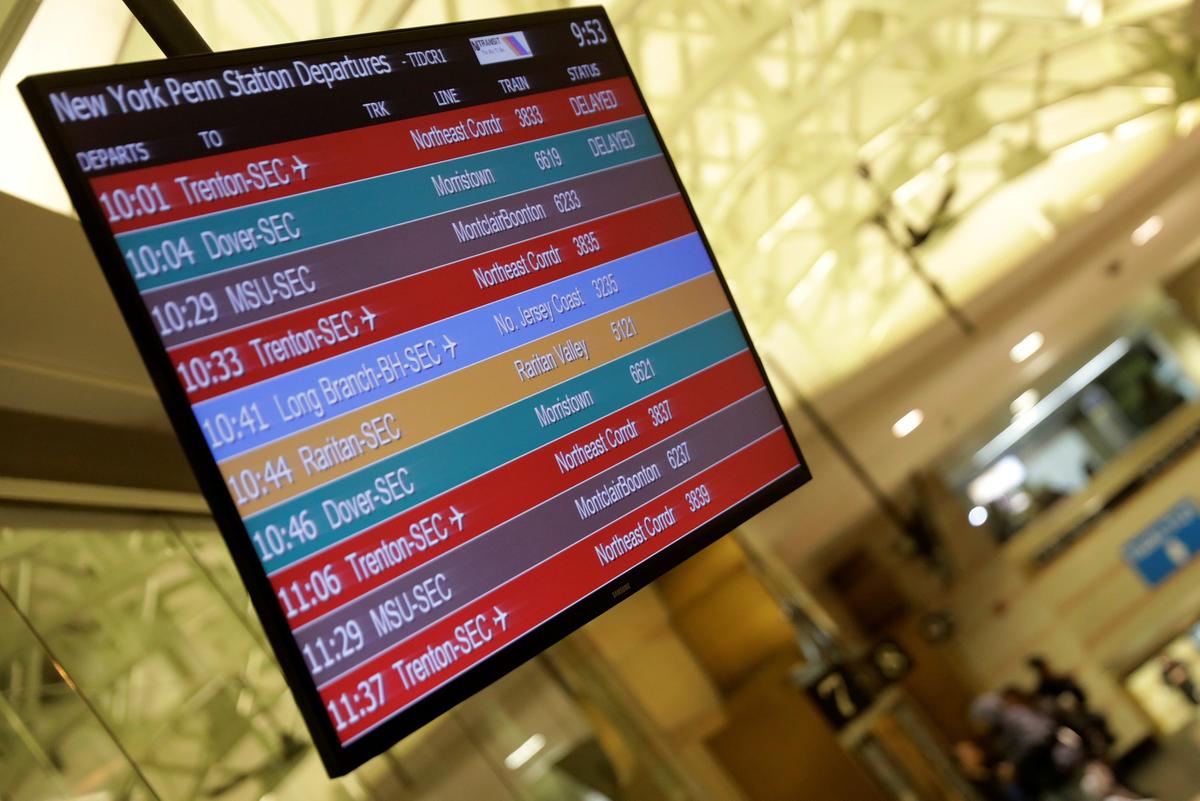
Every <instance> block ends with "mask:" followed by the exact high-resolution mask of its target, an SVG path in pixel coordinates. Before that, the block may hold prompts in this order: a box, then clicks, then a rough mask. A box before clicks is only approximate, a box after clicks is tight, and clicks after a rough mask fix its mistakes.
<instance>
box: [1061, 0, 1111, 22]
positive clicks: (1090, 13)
mask: <svg viewBox="0 0 1200 801" xmlns="http://www.w3.org/2000/svg"><path fill="white" fill-rule="evenodd" d="M1067 13H1068V14H1070V15H1071V16H1073V17H1078V18H1079V21H1080V22H1082V23H1083V24H1084V25H1086V26H1087V27H1089V28H1095V27H1096V26H1097V25H1099V24H1100V23H1101V22H1103V21H1104V0H1067Z"/></svg>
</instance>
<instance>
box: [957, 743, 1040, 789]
mask: <svg viewBox="0 0 1200 801" xmlns="http://www.w3.org/2000/svg"><path fill="white" fill-rule="evenodd" d="M954 759H955V761H956V762H957V763H958V769H959V771H960V772H961V773H962V775H963V776H964V777H965V778H966V779H967V781H968V782H970V784H971V787H972V788H973V789H974V790H975V792H976V793H978V794H979V797H980V798H982V799H983V801H1026V796H1025V795H1024V794H1023V793H1022V792H1021V789H1020V788H1019V787H1017V786H1016V784H1015V782H1014V780H1013V770H1012V764H1011V763H1008V762H999V763H997V762H994V761H993V760H991V758H990V757H989V756H988V753H987V751H986V750H984V748H983V746H982V745H980V744H979V743H978V742H976V741H975V740H960V741H959V742H957V743H955V744H954Z"/></svg>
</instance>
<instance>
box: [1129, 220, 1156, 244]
mask: <svg viewBox="0 0 1200 801" xmlns="http://www.w3.org/2000/svg"><path fill="white" fill-rule="evenodd" d="M1162 229H1163V218H1162V217H1159V216H1158V215H1157V214H1155V215H1154V216H1153V217H1151V218H1150V219H1148V220H1146V221H1145V222H1144V223H1142V224H1141V225H1139V226H1138V227H1137V228H1134V229H1133V233H1131V234H1130V235H1129V241H1130V242H1132V243H1133V244H1134V245H1135V246H1137V247H1139V248H1140V247H1141V246H1142V245H1144V244H1146V243H1147V242H1149V241H1150V240H1151V239H1153V238H1154V237H1156V236H1158V234H1159V232H1160V231H1162Z"/></svg>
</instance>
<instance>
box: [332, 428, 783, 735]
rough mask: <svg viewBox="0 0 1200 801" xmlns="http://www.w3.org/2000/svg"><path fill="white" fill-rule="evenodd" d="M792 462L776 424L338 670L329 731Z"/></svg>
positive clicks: (357, 722) (357, 728)
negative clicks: (620, 543)
mask: <svg viewBox="0 0 1200 801" xmlns="http://www.w3.org/2000/svg"><path fill="white" fill-rule="evenodd" d="M794 469H796V457H795V452H794V451H793V449H792V446H791V443H790V441H789V439H788V437H787V434H786V432H785V431H784V430H783V429H782V428H779V429H776V430H775V431H774V432H773V433H771V434H769V435H767V436H766V437H763V438H762V439H760V440H758V441H757V442H755V443H753V444H751V445H748V446H747V447H745V448H743V449H742V450H740V451H738V452H737V453H735V454H733V455H731V456H730V457H728V458H727V459H725V460H724V461H722V462H720V463H719V464H717V465H715V466H714V467H712V468H710V469H709V470H707V471H705V472H703V473H701V474H700V475H698V476H696V477H695V478H693V479H691V480H689V481H687V482H685V483H684V484H682V485H680V486H677V487H675V488H673V489H671V490H668V491H667V492H666V493H664V494H662V495H660V496H658V497H656V498H654V499H653V500H650V501H648V502H646V503H645V504H643V505H642V506H641V507H639V508H638V509H636V510H635V511H633V512H631V513H629V514H627V515H625V516H624V517H622V518H621V519H620V520H617V521H616V522H614V523H612V524H611V525H609V526H606V527H605V528H603V529H601V530H599V531H597V532H595V533H593V534H591V535H589V536H588V537H586V538H584V539H583V540H580V541H579V542H577V543H576V544H575V545H572V546H571V547H569V548H567V549H565V550H563V551H561V552H559V553H558V554H556V555H555V556H554V557H552V558H550V559H548V560H546V561H545V562H543V563H541V564H540V565H537V566H536V567H534V568H532V569H530V570H528V571H526V572H525V573H522V574H521V575H519V576H516V577H514V578H513V579H512V580H510V581H509V582H507V583H506V584H503V585H501V586H499V587H497V588H496V589H495V590H494V591H493V592H490V593H488V594H487V595H485V596H483V597H480V598H479V599H477V600H475V601H473V602H472V603H471V604H469V605H468V606H466V607H465V608H463V609H460V610H459V611H458V612H457V613H455V614H454V615H452V616H450V617H448V618H446V619H445V620H442V621H439V622H437V623H435V624H433V625H431V626H429V627H428V628H426V629H424V630H423V631H421V632H420V633H419V634H417V635H415V636H413V637H411V638H409V639H407V640H405V641H403V642H402V643H400V644H397V645H396V646H393V647H392V648H390V649H389V650H388V651H385V652H384V653H382V654H380V655H379V656H378V657H376V658H375V659H373V660H371V661H370V662H367V663H365V664H363V665H361V666H360V667H358V668H357V669H355V670H352V671H350V672H348V673H347V674H345V675H343V676H341V677H340V678H339V679H337V680H335V681H334V682H332V683H330V684H329V685H327V686H325V687H324V688H323V689H322V690H321V691H320V693H321V698H322V700H323V701H324V703H325V704H326V711H327V712H328V713H329V715H330V718H331V720H332V722H333V724H334V727H335V729H336V730H337V734H338V737H339V738H340V739H341V741H342V742H343V743H346V742H349V741H351V740H354V739H356V738H357V737H359V736H360V735H362V734H364V733H365V732H367V731H368V730H370V729H371V728H373V727H375V726H376V725H378V724H379V723H381V722H383V721H384V720H386V719H387V718H388V717H390V716H391V715H393V714H394V713H395V712H397V711H399V710H401V709H403V708H405V707H407V706H408V705H410V704H412V703H413V702H414V701H417V700H419V699H420V698H422V697H423V696H425V695H428V694H429V693H431V692H433V691H434V690H436V689H437V688H438V687H439V686H441V685H443V684H445V683H446V682H448V681H450V680H451V679H453V678H454V677H455V676H457V675H459V674H461V673H463V672H464V671H466V670H467V669H468V668H470V667H471V666H472V665H475V664H477V663H478V662H480V661H481V660H483V659H485V658H487V657H489V656H491V655H493V654H495V653H496V652H497V651H499V650H501V649H503V648H505V647H506V646H509V645H512V644H513V642H514V641H515V640H517V639H518V638H520V637H521V636H522V635H524V634H527V633H529V632H530V631H532V630H533V629H535V628H537V627H538V626H540V625H542V624H543V623H545V622H547V621H548V620H550V619H552V618H553V617H554V616H556V615H558V614H561V613H562V612H563V611H564V610H566V609H567V608H568V607H570V606H571V605H572V604H574V603H576V602H577V601H579V600H580V599H582V598H584V597H585V596H587V595H588V594H589V593H591V592H594V591H596V590H598V589H599V588H601V587H603V586H604V585H605V584H607V583H609V582H611V581H613V580H614V579H616V578H617V577H619V576H620V575H621V574H622V573H624V572H626V571H627V570H629V569H631V568H632V567H634V566H635V565H637V564H639V563H640V562H642V561H645V560H646V559H647V558H649V557H651V556H653V555H654V554H656V553H658V552H660V551H662V550H663V549H664V548H666V547H667V546H668V545H670V544H671V543H673V542H676V541H678V540H680V539H681V538H683V537H684V536H686V535H687V534H688V533H689V532H692V531H694V530H695V529H697V528H698V527H699V526H701V525H702V524H704V523H705V522H707V521H709V520H711V519H713V518H714V517H716V516H717V515H718V514H720V513H721V512H723V511H725V510H727V509H729V508H731V507H733V506H734V505H736V504H737V503H738V502H739V501H741V500H743V499H745V498H746V497H748V496H750V495H752V494H753V493H754V492H756V491H757V490H759V489H761V488H763V487H765V486H767V485H768V484H770V483H771V482H772V481H775V480H776V479H779V478H781V477H782V476H784V475H785V474H787V473H788V472H790V471H791V470H794ZM647 520H649V521H651V522H650V523H648V524H647V523H646V521H647ZM653 521H658V522H657V523H656V522H653ZM667 521H669V522H667ZM638 526H643V527H644V528H645V529H646V531H647V533H646V534H645V535H644V536H643V537H642V538H641V541H640V542H639V543H638V544H637V545H635V546H634V547H633V548H632V549H631V550H629V551H627V552H625V553H624V554H623V555H620V556H617V557H616V558H615V559H612V560H611V561H608V562H607V563H605V561H604V560H603V559H602V558H601V557H600V555H599V553H598V551H602V550H605V549H604V547H603V546H606V545H608V544H609V543H610V542H611V541H612V540H613V539H614V538H619V537H621V536H622V535H624V534H626V533H628V532H630V531H631V530H633V529H635V528H637V527H638ZM650 531H653V533H649V532H650Z"/></svg>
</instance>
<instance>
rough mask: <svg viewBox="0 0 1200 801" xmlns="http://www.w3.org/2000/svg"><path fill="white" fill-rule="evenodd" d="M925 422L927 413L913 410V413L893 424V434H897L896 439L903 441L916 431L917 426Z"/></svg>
mask: <svg viewBox="0 0 1200 801" xmlns="http://www.w3.org/2000/svg"><path fill="white" fill-rule="evenodd" d="M923 422H925V413H924V412H922V411H921V410H920V409H913V410H912V411H911V412H909V413H908V414H906V415H904V416H903V417H901V418H900V419H899V420H897V421H896V422H894V423H892V433H893V434H895V435H896V437H898V438H901V439H902V438H904V437H907V436H908V435H909V434H911V433H912V432H914V431H916V430H917V426H919V425H921V423H923Z"/></svg>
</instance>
